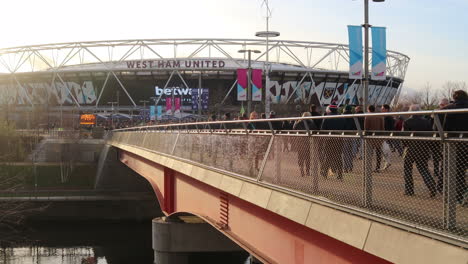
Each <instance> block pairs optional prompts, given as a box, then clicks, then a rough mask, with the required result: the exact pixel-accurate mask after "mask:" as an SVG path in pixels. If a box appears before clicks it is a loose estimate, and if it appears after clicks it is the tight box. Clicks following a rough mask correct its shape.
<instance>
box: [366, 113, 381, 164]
mask: <svg viewBox="0 0 468 264" xmlns="http://www.w3.org/2000/svg"><path fill="white" fill-rule="evenodd" d="M367 110H368V111H369V113H375V106H373V105H369V107H368V108H367ZM384 129H385V127H384V118H383V117H381V116H366V117H365V118H364V130H367V131H369V130H370V131H382V130H384ZM369 146H370V148H371V153H372V154H373V153H374V152H375V154H376V164H375V170H374V172H375V173H378V172H380V163H381V162H382V140H380V139H371V140H370V142H369ZM371 166H372V165H371Z"/></svg>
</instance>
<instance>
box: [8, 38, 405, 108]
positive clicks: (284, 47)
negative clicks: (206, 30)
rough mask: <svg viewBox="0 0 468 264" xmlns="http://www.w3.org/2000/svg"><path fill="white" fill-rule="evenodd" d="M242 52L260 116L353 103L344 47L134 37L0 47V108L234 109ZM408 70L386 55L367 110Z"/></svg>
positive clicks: (401, 60)
mask: <svg viewBox="0 0 468 264" xmlns="http://www.w3.org/2000/svg"><path fill="white" fill-rule="evenodd" d="M249 49H250V50H258V51H260V53H258V54H252V58H251V67H252V69H260V70H262V75H261V76H262V84H261V88H262V89H260V90H259V96H255V97H254V98H253V100H254V102H253V104H254V105H256V106H257V108H260V111H262V112H263V111H264V110H263V109H265V104H268V105H270V104H271V106H270V107H271V109H272V110H275V111H277V112H280V113H281V111H283V110H284V109H293V108H291V107H290V106H292V107H294V106H297V105H308V104H315V105H319V106H326V105H328V104H330V103H336V104H339V105H344V104H353V105H356V104H360V102H361V101H362V84H361V81H360V80H352V79H349V73H348V70H349V49H348V46H347V45H344V44H336V43H322V42H309V41H290V40H271V39H270V40H269V42H268V43H267V42H266V40H265V39H138V40H117V41H91V42H74V43H56V44H44V45H32V46H22V47H13V48H4V49H0V90H1V92H0V104H2V105H3V107H5V108H6V109H7V112H9V114H11V112H15V113H19V112H21V111H22V110H25V111H31V110H32V109H46V110H44V111H46V112H48V113H58V112H59V111H60V112H61V113H62V115H63V112H67V113H70V112H74V113H76V112H80V113H81V112H87V113H90V112H93V113H109V112H113V113H115V112H119V113H122V114H123V113H126V114H140V115H141V113H142V112H144V111H145V109H149V106H150V105H155V107H157V108H158V111H159V112H161V111H162V112H163V113H164V114H169V115H171V114H172V115H173V114H174V112H175V113H177V112H178V111H180V112H182V113H185V114H199V115H206V114H208V113H213V112H216V113H220V112H223V111H232V112H238V111H240V109H241V108H243V107H245V101H239V98H238V94H237V93H238V90H237V89H238V88H237V85H236V84H237V82H238V80H237V70H238V69H245V68H247V65H248V59H247V55H246V53H239V52H238V51H239V50H249ZM408 63H409V57H408V56H406V55H404V54H401V53H399V52H395V51H387V72H386V75H387V77H386V80H383V81H370V85H369V103H370V104H375V105H381V104H391V103H392V102H395V101H396V100H397V98H398V94H399V91H400V90H401V87H402V84H403V81H404V78H405V73H406V69H407V67H408ZM266 73H268V76H269V80H266V75H267V74H266ZM168 98H170V99H168ZM244 100H245V99H244ZM168 101H169V102H168ZM12 109H14V110H12ZM148 111H149V110H148ZM284 111H287V110H284ZM159 115H161V113H158V116H159Z"/></svg>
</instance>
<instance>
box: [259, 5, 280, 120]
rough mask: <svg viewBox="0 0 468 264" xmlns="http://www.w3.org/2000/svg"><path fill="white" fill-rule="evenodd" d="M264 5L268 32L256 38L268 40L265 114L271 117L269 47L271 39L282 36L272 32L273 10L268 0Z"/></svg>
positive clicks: (263, 32)
mask: <svg viewBox="0 0 468 264" xmlns="http://www.w3.org/2000/svg"><path fill="white" fill-rule="evenodd" d="M263 4H265V9H266V17H265V19H266V31H258V32H256V33H255V36H257V37H261V38H266V62H265V64H266V71H265V114H266V116H267V117H270V97H268V96H267V89H268V88H269V86H270V63H269V54H270V47H269V40H270V38H274V37H278V36H279V35H280V33H279V32H277V31H270V23H269V22H270V17H271V10H270V6H269V3H268V0H264V1H263Z"/></svg>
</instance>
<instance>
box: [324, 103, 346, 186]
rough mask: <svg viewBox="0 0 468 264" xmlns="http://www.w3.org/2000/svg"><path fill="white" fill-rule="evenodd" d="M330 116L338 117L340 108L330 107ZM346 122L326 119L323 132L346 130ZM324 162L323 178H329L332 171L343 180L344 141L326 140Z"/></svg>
mask: <svg viewBox="0 0 468 264" xmlns="http://www.w3.org/2000/svg"><path fill="white" fill-rule="evenodd" d="M326 113H327V115H329V116H332V115H338V107H337V106H336V105H329V106H328V107H327V109H326ZM345 125H346V124H345V121H344V120H343V118H332V119H324V120H323V122H322V127H321V130H344V129H345ZM323 140H324V144H323V149H324V151H323V154H324V155H323V161H322V163H321V167H320V171H321V174H322V177H324V178H327V176H328V171H329V170H331V171H332V172H333V173H334V174H335V175H336V176H337V178H338V179H340V180H341V179H343V140H342V139H340V138H335V137H330V138H324V139H323Z"/></svg>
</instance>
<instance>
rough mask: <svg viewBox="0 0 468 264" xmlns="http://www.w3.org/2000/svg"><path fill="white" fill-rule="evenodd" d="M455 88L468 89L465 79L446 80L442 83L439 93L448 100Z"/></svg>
mask: <svg viewBox="0 0 468 264" xmlns="http://www.w3.org/2000/svg"><path fill="white" fill-rule="evenodd" d="M457 90H464V91H468V85H467V84H466V82H465V81H447V82H445V83H444V85H442V88H441V95H442V97H444V98H447V99H449V100H450V99H451V98H452V94H453V92H454V91H457Z"/></svg>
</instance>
